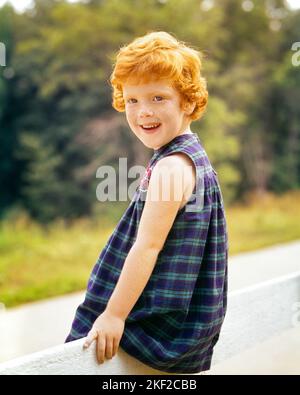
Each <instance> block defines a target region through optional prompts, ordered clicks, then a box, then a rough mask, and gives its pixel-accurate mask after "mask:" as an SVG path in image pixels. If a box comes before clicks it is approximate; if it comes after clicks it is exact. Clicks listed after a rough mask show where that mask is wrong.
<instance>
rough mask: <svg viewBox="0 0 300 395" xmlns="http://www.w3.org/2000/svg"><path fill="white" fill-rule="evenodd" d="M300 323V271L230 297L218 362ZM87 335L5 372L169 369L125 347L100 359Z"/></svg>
mask: <svg viewBox="0 0 300 395" xmlns="http://www.w3.org/2000/svg"><path fill="white" fill-rule="evenodd" d="M298 324H300V272H296V273H293V274H291V275H288V276H284V277H279V278H277V279H275V280H271V281H267V282H263V283H260V284H258V285H255V286H251V287H247V288H244V289H242V290H239V291H235V292H231V293H230V294H229V297H228V310H227V314H226V318H225V322H224V325H223V327H222V332H221V336H220V339H219V342H218V343H217V345H216V346H215V351H214V356H213V361H212V367H213V366H214V365H216V364H218V363H219V362H223V361H225V360H226V359H228V358H230V357H232V356H234V355H237V354H239V353H240V352H242V351H244V350H246V349H248V348H250V347H251V346H254V345H255V344H257V343H258V342H261V341H264V340H266V339H268V338H270V337H271V336H274V335H277V334H279V333H281V332H283V331H285V330H287V329H289V328H292V327H293V326H296V325H298ZM83 343H84V339H80V340H77V341H74V342H71V343H67V344H62V345H59V346H57V347H53V348H49V349H46V350H43V351H41V352H37V353H34V354H30V355H27V356H25V357H21V358H17V359H14V360H12V361H9V362H5V363H2V364H0V375H10V374H32V375H34V374H48V375H50V374H55V375H63V374H73V375H74V374H76V375H77V374H81V375H82V374H96V375H104V374H108V375H120V374H125V375H131V374H169V373H164V372H161V371H158V370H154V369H152V368H150V367H148V366H146V365H144V364H142V363H141V362H139V361H138V360H136V359H135V358H133V357H131V356H130V355H128V354H127V353H125V352H124V351H123V350H122V349H121V348H119V350H118V354H117V355H116V356H115V357H114V358H112V359H111V360H105V362H104V363H103V364H101V365H99V364H98V363H97V361H96V356H95V342H94V343H93V345H92V346H91V347H90V348H88V349H87V350H83V349H82V345H83Z"/></svg>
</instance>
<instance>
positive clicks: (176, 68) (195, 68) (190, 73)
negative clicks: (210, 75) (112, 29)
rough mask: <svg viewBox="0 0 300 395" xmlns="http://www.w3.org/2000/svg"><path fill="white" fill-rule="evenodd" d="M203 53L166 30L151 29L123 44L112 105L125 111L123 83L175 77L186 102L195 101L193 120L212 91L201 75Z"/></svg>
mask: <svg viewBox="0 0 300 395" xmlns="http://www.w3.org/2000/svg"><path fill="white" fill-rule="evenodd" d="M201 57H202V54H201V53H200V52H199V51H197V50H195V49H193V48H191V47H188V46H186V45H185V43H184V42H182V41H178V40H177V39H176V38H175V37H173V36H172V35H171V34H169V33H167V32H163V31H158V32H150V33H148V34H146V35H145V36H142V37H138V38H136V39H134V40H133V41H132V42H131V43H130V44H128V45H126V46H123V47H121V48H120V50H119V52H118V53H117V55H116V61H115V64H114V69H113V72H112V74H111V76H110V83H111V85H112V87H113V93H112V98H113V102H112V106H113V108H115V109H116V110H117V111H119V112H124V111H125V102H124V99H123V89H122V86H123V84H125V83H128V82H129V81H130V82H131V83H137V84H139V83H148V82H150V81H158V80H160V79H168V80H170V81H172V85H173V87H174V88H175V89H177V91H178V92H179V93H180V96H181V99H182V100H181V108H183V106H184V104H185V103H187V102H188V103H195V108H194V111H193V112H192V114H190V115H189V117H190V119H191V120H196V119H199V118H200V117H201V116H202V114H203V113H204V111H205V108H206V105H207V100H208V92H207V85H206V80H205V78H203V77H202V75H201V68H202V63H201Z"/></svg>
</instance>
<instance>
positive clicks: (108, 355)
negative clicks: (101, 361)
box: [105, 336, 113, 359]
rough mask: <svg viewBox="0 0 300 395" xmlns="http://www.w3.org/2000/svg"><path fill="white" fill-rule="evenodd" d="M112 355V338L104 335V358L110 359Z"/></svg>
mask: <svg viewBox="0 0 300 395" xmlns="http://www.w3.org/2000/svg"><path fill="white" fill-rule="evenodd" d="M112 357H113V339H111V338H109V337H108V336H107V337H106V347H105V358H107V359H112Z"/></svg>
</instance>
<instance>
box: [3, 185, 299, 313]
mask: <svg viewBox="0 0 300 395" xmlns="http://www.w3.org/2000/svg"><path fill="white" fill-rule="evenodd" d="M299 202H300V191H295V192H289V193H288V194H285V195H282V196H280V197H279V196H273V195H266V196H265V197H264V198H263V199H261V200H259V201H258V199H254V198H252V199H250V200H249V201H248V203H245V204H243V205H242V204H240V205H235V206H233V207H229V208H226V216H227V222H228V233H229V255H234V254H237V253H240V252H243V251H250V250H255V249H258V248H262V247H265V246H270V245H273V244H278V243H284V242H288V241H291V240H296V239H300V221H299V218H300V205H299ZM124 207H126V206H124ZM124 207H122V210H120V208H119V210H114V213H113V214H112V213H110V214H108V215H107V217H105V216H101V217H100V218H101V220H98V221H96V220H94V221H90V220H85V219H82V220H77V221H76V223H74V224H72V225H68V226H66V224H65V223H64V222H63V221H57V222H56V223H54V224H52V225H51V226H49V227H47V228H45V227H42V226H40V225H38V224H36V223H34V222H32V221H31V220H30V219H29V218H28V217H27V216H26V215H22V216H18V217H17V218H15V219H14V220H9V221H8V220H7V221H2V222H1V223H0V303H3V304H4V305H5V306H6V307H13V306H17V305H20V304H23V303H26V302H30V301H35V300H39V299H43V298H47V297H51V296H57V295H62V294H66V293H70V292H74V291H79V290H84V289H85V288H86V285H87V281H88V277H89V274H90V272H91V270H92V268H93V266H94V264H95V262H96V261H97V259H98V256H99V254H100V252H101V250H102V248H103V247H104V245H105V243H106V241H107V240H108V238H109V236H110V234H111V233H112V231H113V229H114V226H115V225H116V223H117V222H118V220H119V218H120V217H121V215H122V212H123V211H124Z"/></svg>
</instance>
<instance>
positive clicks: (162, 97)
mask: <svg viewBox="0 0 300 395" xmlns="http://www.w3.org/2000/svg"><path fill="white" fill-rule="evenodd" d="M155 97H159V98H160V99H161V100H158V101H162V100H163V99H164V98H163V97H162V96H154V98H155Z"/></svg>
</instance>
